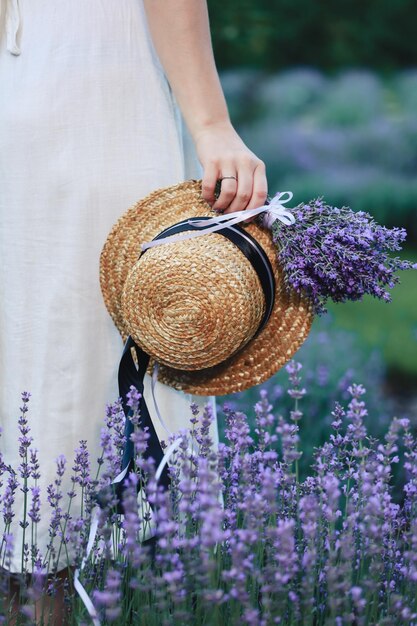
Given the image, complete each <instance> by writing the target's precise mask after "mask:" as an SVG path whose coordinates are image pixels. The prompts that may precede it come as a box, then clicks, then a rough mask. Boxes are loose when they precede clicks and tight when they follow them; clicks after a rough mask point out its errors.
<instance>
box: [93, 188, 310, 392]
mask: <svg viewBox="0 0 417 626" xmlns="http://www.w3.org/2000/svg"><path fill="white" fill-rule="evenodd" d="M213 215H215V212H214V211H212V209H211V208H210V206H209V205H208V204H207V203H206V202H205V200H203V198H202V196H201V181H187V182H185V183H181V184H178V185H174V186H172V187H167V188H164V189H159V190H157V191H154V192H153V193H151V194H149V195H148V196H146V198H143V199H142V200H140V201H139V202H137V203H136V204H135V205H133V206H132V207H131V208H130V209H128V210H127V211H126V212H125V213H124V214H123V215H122V216H121V217H120V218H119V220H118V221H117V223H116V224H115V225H114V226H113V228H112V230H111V232H110V234H109V236H108V238H107V240H106V242H105V244H104V247H103V250H102V252H101V256H100V286H101V290H102V293H103V298H104V302H105V305H106V307H107V310H108V311H109V313H110V315H111V317H112V319H113V321H114V323H115V325H116V326H117V328H118V330H119V332H120V333H121V335H122V338H123V340H124V341H125V340H126V339H127V337H128V336H129V335H130V336H131V337H132V339H133V340H134V341H135V342H136V343H137V344H138V345H139V346H140V347H141V348H142V349H143V350H144V351H145V352H146V353H147V354H149V355H150V356H151V360H150V365H149V370H148V371H149V372H151V370H152V367H153V363H154V362H155V360H156V361H157V362H158V363H159V372H158V379H159V380H160V381H161V382H163V383H165V384H167V385H170V386H171V387H174V388H176V389H181V390H183V391H185V392H189V393H193V394H196V395H223V394H226V393H232V392H235V391H243V390H244V389H247V388H249V387H251V386H253V385H256V384H258V383H262V382H263V381H265V380H267V379H268V378H269V377H270V376H272V374H274V373H275V372H276V371H277V370H278V369H280V368H281V367H282V366H283V365H284V364H285V363H286V362H287V361H288V360H289V359H290V358H291V357H292V356H293V354H294V353H295V352H296V350H297V349H298V348H299V346H300V345H301V344H302V343H303V341H304V340H305V338H306V337H307V335H308V332H309V330H310V327H311V323H312V318H313V313H312V309H311V306H310V303H309V301H308V300H307V299H306V298H304V297H301V296H300V295H299V294H297V293H296V292H291V294H289V295H288V294H287V292H286V290H285V288H284V280H283V274H282V271H281V269H280V266H279V264H278V260H277V255H276V248H275V246H274V244H273V242H272V238H271V235H270V231H268V230H266V229H264V228H262V227H261V226H259V225H258V224H255V223H254V222H252V223H250V224H247V225H245V227H244V232H245V233H247V234H248V235H249V236H251V237H252V238H254V239H255V241H256V242H257V243H258V244H259V245H260V246H261V248H262V249H263V251H264V253H265V254H266V256H267V258H268V259H269V262H270V267H271V268H272V274H273V276H274V278H275V285H274V287H273V291H274V292H275V301H274V305H273V308H272V312H271V314H270V317H269V319H268V321H267V322H266V325H265V326H264V327H263V328H262V329H261V330H260V332H259V326H260V325H262V320H263V318H264V317H265V309H266V306H267V305H266V301H265V292H264V287H263V286H262V284H261V281H260V278H259V276H258V274H257V272H255V270H254V268H253V266H252V264H251V262H250V261H249V260H248V259H247V258H246V257H245V256H244V254H242V252H241V251H240V250H239V249H238V248H237V247H236V245H235V244H234V243H232V242H231V241H229V239H227V238H225V237H224V236H223V235H222V234H219V233H210V234H205V235H202V236H199V237H196V238H194V239H189V240H186V241H176V242H173V243H169V244H168V243H167V244H165V245H160V246H157V247H154V248H151V249H148V250H146V251H145V252H144V253H141V245H142V244H143V243H145V242H148V241H151V240H152V239H154V238H155V237H156V236H157V235H158V234H159V233H160V232H161V231H163V230H164V229H166V228H168V227H170V226H172V225H173V224H176V223H178V222H181V221H182V220H185V219H187V218H196V217H204V216H210V217H213ZM167 241H169V237H168V238H167Z"/></svg>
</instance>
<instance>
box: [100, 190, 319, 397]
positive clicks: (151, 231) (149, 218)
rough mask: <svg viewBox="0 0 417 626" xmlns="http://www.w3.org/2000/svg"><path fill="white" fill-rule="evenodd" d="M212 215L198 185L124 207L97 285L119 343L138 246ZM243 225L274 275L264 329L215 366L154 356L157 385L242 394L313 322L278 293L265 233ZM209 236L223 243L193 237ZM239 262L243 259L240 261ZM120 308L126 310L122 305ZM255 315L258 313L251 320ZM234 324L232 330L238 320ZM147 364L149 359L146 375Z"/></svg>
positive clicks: (293, 296) (284, 357)
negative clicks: (176, 364) (193, 367)
mask: <svg viewBox="0 0 417 626" xmlns="http://www.w3.org/2000/svg"><path fill="white" fill-rule="evenodd" d="M213 213H214V212H213V211H212V210H211V208H210V206H209V205H208V204H207V203H206V202H205V201H204V200H203V199H202V197H201V181H187V182H185V183H181V184H179V185H175V186H172V187H168V188H164V189H160V190H157V191H155V192H153V193H151V194H150V195H148V196H147V197H146V198H144V199H142V200H140V201H139V202H137V203H136V204H135V205H133V206H132V207H131V208H130V209H128V210H127V211H126V212H125V213H124V214H123V215H122V216H121V217H120V218H119V220H118V221H117V223H116V224H115V225H114V227H113V228H112V230H111V232H110V234H109V236H108V238H107V240H106V243H105V245H104V247H103V250H102V253H101V257H100V286H101V290H102V293H103V298H104V302H105V305H106V307H107V310H108V311H109V313H110V315H111V317H112V319H113V321H114V323H115V325H116V326H117V328H118V330H119V332H120V333H121V335H122V338H123V340H124V341H125V340H126V338H127V336H128V334H129V329H128V326H127V324H126V321H125V318H124V310H123V303H122V295H123V290H124V287H125V285H126V280H127V277H128V275H129V272H130V271H131V270H132V269H133V268H134V266H135V264H136V262H137V259H138V257H139V255H140V246H141V244H142V243H144V242H146V241H150V240H151V239H153V238H154V237H155V236H156V235H157V234H158V233H159V232H161V230H163V229H165V228H167V227H168V226H171V225H172V224H175V223H177V222H179V221H182V220H184V219H187V218H190V217H199V216H205V215H209V216H212V215H213ZM245 227H246V229H247V232H249V234H251V235H252V236H253V237H254V238H255V239H257V241H258V242H259V243H260V245H261V246H262V248H263V249H264V250H265V252H266V254H267V255H268V257H269V260H270V262H271V265H272V268H273V271H274V275H275V280H276V293H275V306H274V310H273V312H272V315H271V317H270V319H269V321H268V323H267V325H266V326H265V328H264V329H263V330H262V331H261V333H259V334H258V335H257V336H256V337H255V338H254V339H252V340H251V341H250V342H249V343H248V344H247V345H246V346H245V347H244V348H243V349H240V350H239V351H238V352H237V353H236V354H235V355H234V356H232V357H230V358H228V359H226V360H225V361H224V362H222V363H221V364H220V365H215V366H212V367H205V368H203V369H200V370H198V371H189V370H185V369H177V368H173V367H168V366H167V365H164V364H161V361H163V358H161V355H160V357H159V358H158V362H159V363H160V368H159V373H158V379H159V380H160V381H161V382H163V383H165V384H167V385H170V386H171V387H174V388H176V389H180V390H182V391H185V392H188V393H193V394H196V395H223V394H226V393H232V392H236V391H243V390H244V389H248V388H249V387H251V386H253V385H256V384H259V383H262V382H264V381H265V380H267V379H268V378H270V377H271V376H272V375H273V374H274V373H275V372H277V371H278V370H279V369H280V368H281V367H282V366H283V365H284V364H285V363H286V362H287V361H288V360H289V359H291V357H292V356H293V355H294V353H295V352H296V350H297V349H298V348H299V346H300V345H301V344H302V343H303V341H304V340H305V339H306V337H307V335H308V333H309V330H310V327H311V323H312V319H313V313H312V308H311V304H310V302H309V301H308V299H306V298H304V297H302V296H300V295H299V294H297V293H296V292H294V291H292V292H291V293H290V294H288V293H287V292H286V290H285V289H284V281H283V275H282V272H281V269H280V267H279V264H278V260H277V255H276V248H275V246H274V244H273V242H272V239H271V235H270V232H269V231H268V230H265V229H263V228H262V227H260V226H258V225H257V224H254V223H250V224H247V225H246V226H245ZM209 237H213V245H214V241H215V240H219V238H221V239H223V240H224V238H222V236H221V235H207V236H204V237H201V238H199V239H208V238H209ZM192 241H193V240H189V242H187V243H189V244H191V243H192ZM194 241H195V242H197V241H198V239H195V240H194ZM175 245H177V244H170V246H175ZM219 245H223V246H225V248H226V247H227V246H230V245H233V244H230V242H228V241H226V240H224V241H222V243H220V244H219ZM162 247H163V246H162ZM166 247H168V246H166ZM150 252H151V251H148V252H147V253H146V254H149V253H150ZM145 256H146V255H145ZM242 257H243V255H242ZM144 259H145V257H144ZM244 262H246V259H244V258H243V261H242V263H244ZM138 267H140V265H138ZM190 271H191V268H190ZM252 273H253V274H254V272H252ZM126 298H127V296H126V295H125V299H126ZM124 304H125V306H126V302H125V303H124ZM257 315H259V312H257V313H256V315H255V317H256V316H257ZM235 324H236V326H237V327H238V325H239V319H238V318H237V319H236V320H235ZM237 334H238V333H237ZM152 366H153V361H152V360H151V363H150V366H149V371H151V369H152Z"/></svg>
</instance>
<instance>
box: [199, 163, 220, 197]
mask: <svg viewBox="0 0 417 626" xmlns="http://www.w3.org/2000/svg"><path fill="white" fill-rule="evenodd" d="M218 177H219V168H218V165H217V164H216V163H215V162H213V161H209V162H208V163H207V164H206V165H205V167H204V176H203V181H202V185H201V191H202V196H203V198H204V200H205V201H206V202H208V203H209V204H210V205H213V204H214V202H215V200H216V197H215V195H214V191H215V189H216V184H217V180H218Z"/></svg>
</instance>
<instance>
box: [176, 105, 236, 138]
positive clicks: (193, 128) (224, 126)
mask: <svg viewBox="0 0 417 626" xmlns="http://www.w3.org/2000/svg"><path fill="white" fill-rule="evenodd" d="M187 125H188V126H189V130H190V134H191V137H192V138H193V141H194V142H195V143H197V142H198V141H199V140H200V139H201V138H202V137H203V136H204V135H206V134H211V133H217V132H222V133H229V132H233V133H235V132H236V131H235V129H234V128H233V126H232V122H231V121H230V117H229V114H228V113H227V112H226V115H224V116H223V117H222V118H220V119H213V118H212V119H209V118H208V117H207V118H206V119H203V120H196V119H195V118H194V119H193V120H192V121H191V122H190V123H188V122H187Z"/></svg>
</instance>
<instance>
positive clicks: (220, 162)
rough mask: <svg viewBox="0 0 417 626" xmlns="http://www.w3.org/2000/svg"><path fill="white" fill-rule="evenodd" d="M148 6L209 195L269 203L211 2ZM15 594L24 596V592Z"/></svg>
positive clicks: (223, 205) (58, 603)
mask: <svg viewBox="0 0 417 626" xmlns="http://www.w3.org/2000/svg"><path fill="white" fill-rule="evenodd" d="M144 6H145V11H146V15H147V19H148V22H149V28H150V32H151V35H152V39H153V42H154V46H155V49H156V51H157V53H158V56H159V58H160V60H161V63H162V65H163V67H164V70H165V73H166V75H167V78H168V81H169V83H170V85H171V87H172V90H173V93H174V95H175V98H176V100H177V102H178V105H179V107H180V109H181V112H182V114H183V116H184V119H185V122H186V124H187V126H188V128H189V131H190V134H191V136H192V138H193V141H194V144H195V146H196V150H197V154H198V158H199V160H200V162H201V165H202V167H203V197H204V198H205V199H206V200H207V201H208V202H209V203H210V204H211V205H212V207H213V208H214V209H216V210H222V211H223V212H224V213H230V212H232V211H243V210H246V209H252V208H255V207H258V206H261V205H263V204H264V203H265V200H266V196H267V191H268V189H267V180H266V174H265V165H264V163H263V162H262V161H261V160H260V159H259V158H258V157H257V156H256V155H255V154H254V153H253V152H252V151H251V150H249V148H248V147H247V146H246V145H245V143H244V142H243V141H242V139H241V138H240V137H239V135H238V134H237V132H236V130H235V129H234V128H233V126H232V124H231V121H230V117H229V113H228V110H227V105H226V101H225V98H224V94H223V91H222V88H221V84H220V80H219V76H218V73H217V70H216V65H215V61H214V57H213V50H212V45H211V37H210V27H209V19H208V12H207V4H206V0H144ZM224 176H234V177H236V179H237V180H235V179H234V178H227V179H225V180H224V181H223V182H222V185H221V194H220V196H219V197H218V198H217V200H216V198H215V195H214V191H215V186H216V182H217V180H218V179H219V178H222V177H224ZM67 576H68V570H67V569H65V570H62V571H61V572H59V577H60V579H62V581H64V580H65V578H66V577H67ZM14 592H15V593H16V596H17V597H18V588H15V589H14ZM63 598H64V596H63V590H62V586H61V591H60V592H59V593H58V594H57V596H56V597H55V598H54V599H53V600H52V601H51V599H50V598H48V597H47V596H45V597H43V598H40V599H39V600H38V601H37V603H36V607H37V609H36V610H37V613H36V619H37V620H38V619H40V618H38V615H41V611H42V607H43V610H44V611H45V610H47V611H49V610H51V611H52V610H53V617H52V619H51V620H50V622H49V624H50V626H52V625H55V624H56V625H62V624H64V623H65V622H64V621H63V615H64V614H63ZM9 601H11V598H10V599H9ZM15 602H16V608H17V601H15ZM40 623H41V621H36V624H40ZM45 623H46V624H47V623H48V622H47V621H46V622H45ZM12 624H13V622H12Z"/></svg>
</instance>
